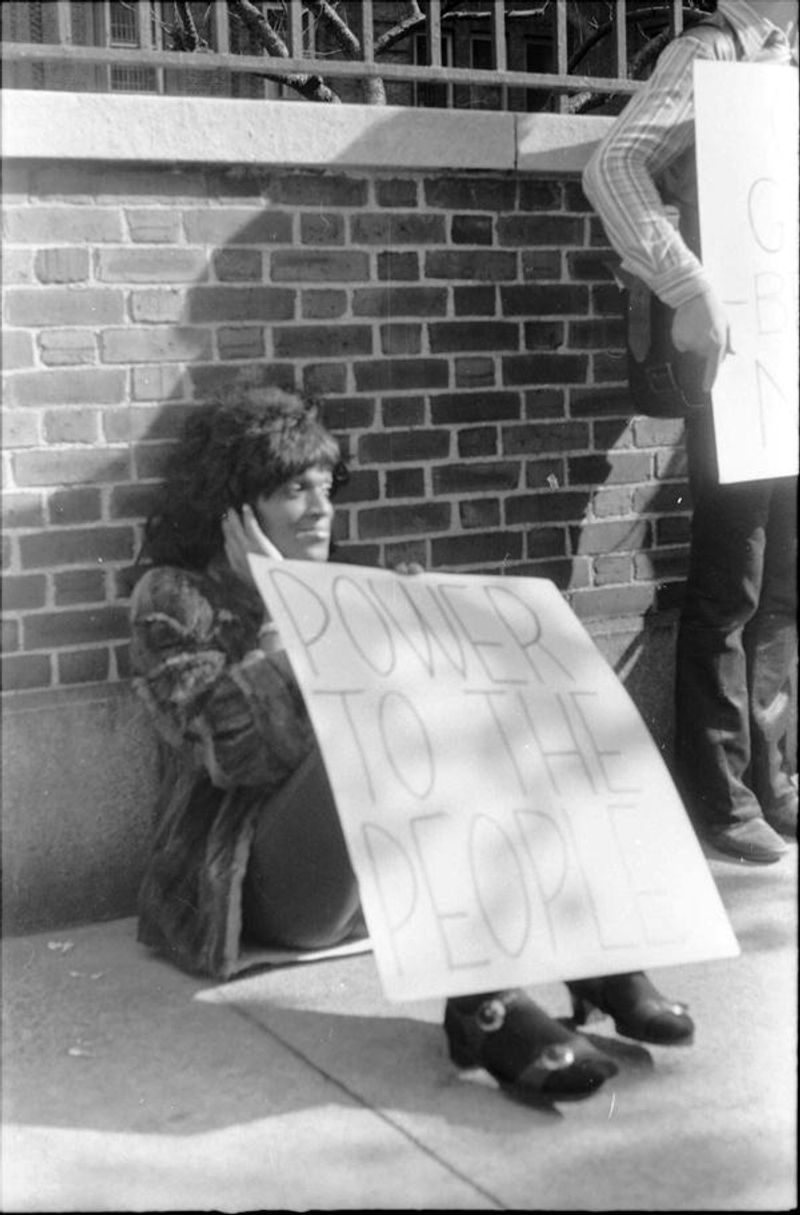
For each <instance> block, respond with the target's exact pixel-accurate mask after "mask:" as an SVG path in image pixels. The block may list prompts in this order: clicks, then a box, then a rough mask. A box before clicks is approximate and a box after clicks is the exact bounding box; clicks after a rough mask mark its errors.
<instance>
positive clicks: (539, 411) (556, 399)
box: [524, 388, 567, 418]
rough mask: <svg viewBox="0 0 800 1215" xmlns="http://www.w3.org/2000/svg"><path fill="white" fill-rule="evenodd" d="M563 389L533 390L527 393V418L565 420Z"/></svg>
mask: <svg viewBox="0 0 800 1215" xmlns="http://www.w3.org/2000/svg"><path fill="white" fill-rule="evenodd" d="M565 397H566V393H565V392H564V389H563V388H533V389H531V391H530V392H526V393H525V400H524V404H525V417H526V418H563V417H564V416H565V415H566V412H567V407H566V404H565Z"/></svg>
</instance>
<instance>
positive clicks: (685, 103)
mask: <svg viewBox="0 0 800 1215" xmlns="http://www.w3.org/2000/svg"><path fill="white" fill-rule="evenodd" d="M797 9H798V5H797V0H752V2H751V3H745V0H719V3H718V4H717V8H716V12H715V13H714V14H713V16H711V17H709V18H708V19H705V20H704V21H703V23H702V25H700V26H697V27H692V28H690V29H689V30H687V31H686V32H685V33H684V34H683V35H682V36H681V37H680V38H677V39H676V40H675V41H674V42H672V43H671V44H670V45H669V46H668V47H667V48H666V50H665V51H664V52H663V53H662V55H661V56H660V58H659V61H658V64H657V66H656V69H655V71H654V73H653V75H652V76H651V77H650V79H649V80H648V81H647V82H646V84H644V85H643V86H642V88H641V90H640V91H639V92H637V93H636V94H635V95H634V97H633V99H632V100H631V101H630V102H629V103H628V105H627V107H626V108H625V110H624V111H623V112H622V114H621V115H620V117H619V118H618V119H617V121H616V122H615V124H614V126H613V127H612V129H611V131H610V132H609V134H608V135H607V136H606V137H605V138H604V139H603V140H602V141H601V143H600V145H599V146H598V148H597V149H596V150H595V152H594V154H593V156H592V158H591V160H590V162H589V164H588V165H587V167H586V169H585V171H584V177H583V185H584V190H585V192H586V194H587V196H588V198H589V200H590V201H591V202H592V204H593V205H594V207H595V209H596V211H597V212H598V214H599V216H600V218H601V220H602V221H603V224H604V226H605V229H606V232H607V235H608V238H609V240H610V242H611V244H612V245H613V246H614V248H615V249H616V251H617V253H619V254H620V256H621V257H622V266H623V269H625V270H628V271H629V272H630V273H632V274H633V275H635V276H636V277H637V278H639V279H641V280H643V281H644V282H645V283H646V284H647V286H648V287H650V289H651V290H652V291H653V292H654V293H655V295H656V296H658V297H659V299H660V300H662V301H663V302H664V303H665V304H666V305H667V306H668V307H669V308H671V309H674V317H673V321H672V339H673V342H674V345H675V347H676V348H677V349H678V350H680V351H690V352H693V353H694V354H696V355H698V356H700V358H701V359H702V360H703V361H704V364H705V375H704V383H703V388H704V390H705V391H706V392H709V391H710V389H711V386H712V384H713V382H714V378H715V376H716V373H717V370H718V368H719V366H720V364H721V362H722V360H723V358H724V357H725V354H726V350H727V347H728V320H727V317H726V315H725V310H724V308H723V306H722V304H721V303H720V301H719V299H718V298H717V296H716V295H715V293H714V290H713V287H712V286H711V284H710V283H709V281H708V279H707V277H706V275H705V273H704V270H703V266H702V263H701V261H700V240H699V221H698V203H697V174H696V167H695V157H694V100H693V79H692V72H693V63H694V60H695V59H707V60H724V61H735V60H737V59H739V60H746V61H748V62H760V61H765V62H772V63H775V64H776V65H787V64H791V63H792V46H791V43H790V38H794V39H795V40H796V36H797V16H798V12H797ZM776 70H777V69H776ZM784 70H785V66H784ZM720 121H724V116H721V118H720ZM670 205H672V206H673V207H674V206H677V208H678V210H679V212H680V225H679V230H677V231H676V230H675V228H674V227H673V224H672V222H671V221H670V219H669V217H668V212H667V209H666V208H667V207H668V206H670ZM686 446H687V452H688V460H689V479H690V485H691V491H692V497H693V502H694V512H693V517H692V533H691V555H690V565H689V574H688V579H687V584H686V597H685V602H684V605H683V608H682V613H681V619H680V625H679V631H678V646H677V673H676V777H677V780H678V783H679V786H680V787H681V790H682V793H683V796H684V799H685V802H686V806H687V809H688V811H689V814H690V816H691V818H692V820H693V822H694V824H695V828H696V830H697V832H698V834H699V835H700V836H701V837H702V838H703V839H705V840H706V841H708V842H709V843H711V844H712V845H713V846H714V847H715V848H717V849H719V850H720V851H722V852H724V853H727V854H729V855H731V856H734V857H736V858H737V859H739V860H747V861H752V862H756V863H760V864H768V863H770V862H772V861H777V860H778V859H779V858H780V857H781V856H782V855H783V854H784V853H785V852H786V851H787V845H786V844H785V843H784V840H783V839H782V838H781V837H782V836H786V837H795V836H796V833H797V787H796V784H795V783H794V782H793V781H792V779H791V777H790V774H789V771H788V770H787V762H786V757H785V754H784V751H783V746H784V745H785V737H786V732H787V725H788V720H789V711H790V690H789V689H790V677H791V672H792V668H793V665H794V663H795V660H796V648H797V624H796V610H797V602H796V579H797V574H796V564H797V533H796V490H797V478H796V477H782V478H775V479H772V480H763V481H751V482H743V483H740V484H728V485H721V484H719V480H718V477H717V471H716V457H715V448H714V435H713V418H712V416H711V410H710V409H708V408H706V409H701V410H697V411H696V414H695V415H694V416H691V417H690V418H689V419H688V421H687V434H686Z"/></svg>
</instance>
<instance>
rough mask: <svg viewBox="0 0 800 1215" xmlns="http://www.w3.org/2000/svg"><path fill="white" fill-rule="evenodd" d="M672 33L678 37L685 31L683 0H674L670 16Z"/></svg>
mask: <svg viewBox="0 0 800 1215" xmlns="http://www.w3.org/2000/svg"><path fill="white" fill-rule="evenodd" d="M669 28H670V33H672V34H674V35H675V36H676V37H677V35H678V34H679V33H680V32H681V30H682V29H683V0H672V5H671V9H670V15H669Z"/></svg>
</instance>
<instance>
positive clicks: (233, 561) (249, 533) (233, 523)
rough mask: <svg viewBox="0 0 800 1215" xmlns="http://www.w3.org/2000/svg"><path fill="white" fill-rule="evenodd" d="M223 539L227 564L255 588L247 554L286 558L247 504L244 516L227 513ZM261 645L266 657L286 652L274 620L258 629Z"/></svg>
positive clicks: (244, 507) (243, 509)
mask: <svg viewBox="0 0 800 1215" xmlns="http://www.w3.org/2000/svg"><path fill="white" fill-rule="evenodd" d="M222 537H223V540H224V542H225V556H226V557H227V559H228V564H229V565H230V566H231V568H232V569H233V570H234V571H235V572H236V573H237V574H238V575H239V577H240V578H242V579H243V580H244V581H245V582H249V583H250V585H251V586H254V585H255V584H254V582H253V575H252V574H251V572H250V563H249V561H248V560H247V554H248V553H260V554H261V555H262V556H263V557H271V558H272V560H273V561H283V555H282V554H281V553H280V552H279V551H278V549H277V548H276V547H275V545H274V544H273V543H272V541H271V540H270V539H269V538H268V537H267V536H266V535H265V534H264V532H263V531H262V529H261V527H260V526H259V523H258V520H257V519H256V515H255V511H254V510H253V508H252V507H251V506H248V505H247V503H245V504H244V505H243V507H242V512H241V515H240V514H239V512H238V511H236V510H233V509H231V510H228V511H226V513H225V515H224V516H223V519H222ZM258 643H259V647H260V648H261V649H262V650H263V651H264V653H265V654H274V653H276V652H277V651H278V650H281V649H282V648H283V647H282V645H281V642H280V637H279V635H278V630H277V629H276V628H275V625H274V624H273V623H272V621H271V620H265V622H264V624H262V626H261V628H260V629H259V631H258Z"/></svg>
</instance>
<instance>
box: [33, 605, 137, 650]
mask: <svg viewBox="0 0 800 1215" xmlns="http://www.w3.org/2000/svg"><path fill="white" fill-rule="evenodd" d="M128 632H129V624H128V612H127V609H126V608H124V607H98V608H90V609H87V610H86V611H73V612H67V611H63V612H41V613H39V614H37V615H34V616H27V617H26V618H25V649H26V650H45V649H48V650H49V649H54V648H55V649H58V648H61V647H62V646H68V645H89V644H91V643H92V642H98V641H115V640H117V639H120V638H123V637H126V636H127V634H128Z"/></svg>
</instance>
